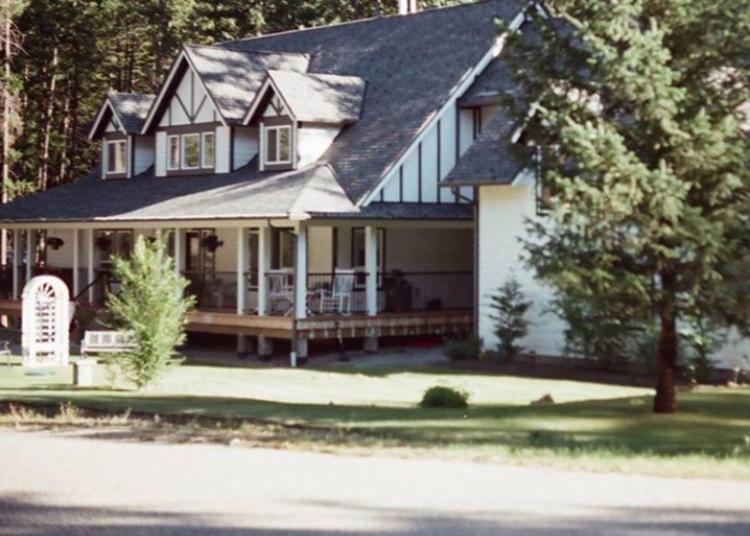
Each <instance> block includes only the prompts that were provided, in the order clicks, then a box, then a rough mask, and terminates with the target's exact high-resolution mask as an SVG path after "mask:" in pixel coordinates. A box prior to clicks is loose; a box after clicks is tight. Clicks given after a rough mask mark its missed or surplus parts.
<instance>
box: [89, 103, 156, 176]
mask: <svg viewBox="0 0 750 536" xmlns="http://www.w3.org/2000/svg"><path fill="white" fill-rule="evenodd" d="M153 99H154V97H153V96H152V95H142V94H135V93H115V92H109V93H108V94H107V97H106V99H105V101H104V104H103V105H102V107H101V109H100V111H99V115H98V116H97V118H96V120H95V122H94V125H93V126H92V128H91V132H90V133H89V138H90V139H92V140H101V142H102V153H101V155H102V156H101V162H102V178H105V179H124V178H130V177H134V176H136V175H139V174H141V173H143V172H144V171H146V170H147V169H148V168H149V167H151V166H152V165H153V163H154V147H153V145H154V141H153V138H152V137H148V136H141V135H140V131H141V127H142V125H143V120H144V118H145V117H146V114H147V113H148V110H149V108H150V107H151V104H152V102H153Z"/></svg>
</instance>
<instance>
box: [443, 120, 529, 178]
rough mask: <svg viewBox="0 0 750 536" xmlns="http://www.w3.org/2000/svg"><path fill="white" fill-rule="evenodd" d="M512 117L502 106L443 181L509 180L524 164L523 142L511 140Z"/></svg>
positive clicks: (513, 124)
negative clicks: (519, 143)
mask: <svg viewBox="0 0 750 536" xmlns="http://www.w3.org/2000/svg"><path fill="white" fill-rule="evenodd" d="M514 127H515V121H514V120H513V118H512V117H511V116H510V115H509V114H508V113H507V112H506V111H505V110H503V109H500V110H498V111H497V112H495V113H494V114H493V115H492V116H491V117H490V118H489V119H488V120H487V122H486V123H485V124H484V125H483V126H482V133H481V134H479V136H478V137H477V139H476V140H475V141H474V143H473V144H472V146H471V147H469V149H468V150H467V151H466V153H465V154H464V155H463V156H462V157H461V159H460V160H459V161H458V164H456V167H454V168H453V170H452V171H451V172H450V173H449V174H448V177H446V179H445V181H444V184H447V185H454V186H455V185H461V184H465V185H474V184H510V183H511V182H513V179H514V178H516V176H517V175H518V173H520V172H521V171H522V170H523V168H524V167H525V163H524V159H523V158H522V157H523V155H522V154H519V153H518V151H521V150H523V149H522V147H521V146H518V145H517V144H514V143H512V142H511V136H512V134H513V129H514Z"/></svg>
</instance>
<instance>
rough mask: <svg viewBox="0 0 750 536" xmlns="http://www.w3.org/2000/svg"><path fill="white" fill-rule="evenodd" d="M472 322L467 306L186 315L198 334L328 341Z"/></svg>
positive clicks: (462, 329) (448, 328)
mask: <svg viewBox="0 0 750 536" xmlns="http://www.w3.org/2000/svg"><path fill="white" fill-rule="evenodd" d="M473 322H474V317H473V313H472V311H471V310H469V309H457V310H443V311H409V312H399V313H379V314H378V315H376V316H367V315H357V314H353V315H325V316H322V315H321V316H311V317H308V318H301V319H295V318H292V317H287V316H253V315H238V314H232V313H227V312H215V311H194V312H191V313H189V314H188V326H187V329H188V331H192V332H198V333H219V334H225V335H249V336H260V335H263V336H266V337H270V338H274V339H285V340H293V339H294V338H295V337H296V338H297V339H298V340H331V339H349V338H360V337H370V336H377V337H391V336H394V337H398V336H418V335H450V334H458V333H469V332H471V329H472V326H473Z"/></svg>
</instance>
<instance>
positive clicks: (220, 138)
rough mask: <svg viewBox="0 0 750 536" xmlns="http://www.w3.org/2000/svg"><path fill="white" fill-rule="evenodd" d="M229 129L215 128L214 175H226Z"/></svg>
mask: <svg viewBox="0 0 750 536" xmlns="http://www.w3.org/2000/svg"><path fill="white" fill-rule="evenodd" d="M231 141H232V136H231V127H224V126H220V127H216V173H228V172H229V171H231V170H230V169H229V168H230V162H229V159H230V153H231V145H230V144H231Z"/></svg>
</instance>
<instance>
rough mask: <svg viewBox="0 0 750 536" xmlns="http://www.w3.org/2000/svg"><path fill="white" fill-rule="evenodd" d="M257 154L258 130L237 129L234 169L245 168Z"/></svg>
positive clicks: (250, 128) (235, 133)
mask: <svg viewBox="0 0 750 536" xmlns="http://www.w3.org/2000/svg"><path fill="white" fill-rule="evenodd" d="M257 154H258V129H257V128H256V127H235V129H234V169H237V168H240V167H242V166H244V165H245V164H247V163H248V162H250V160H252V159H253V158H254V157H255V155H257Z"/></svg>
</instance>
